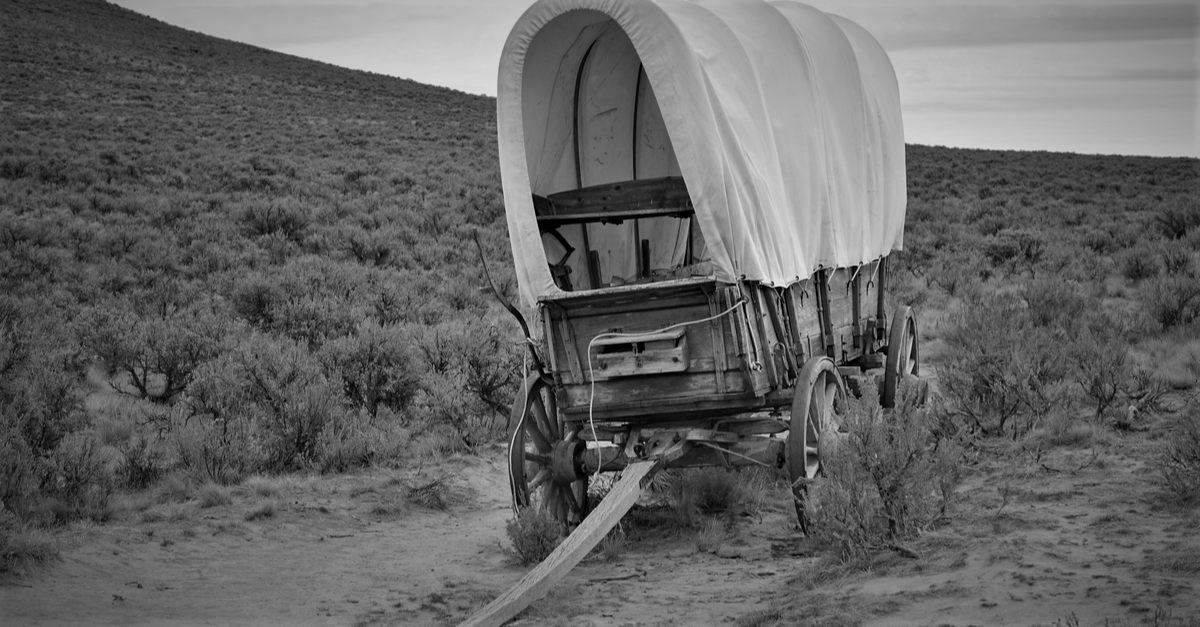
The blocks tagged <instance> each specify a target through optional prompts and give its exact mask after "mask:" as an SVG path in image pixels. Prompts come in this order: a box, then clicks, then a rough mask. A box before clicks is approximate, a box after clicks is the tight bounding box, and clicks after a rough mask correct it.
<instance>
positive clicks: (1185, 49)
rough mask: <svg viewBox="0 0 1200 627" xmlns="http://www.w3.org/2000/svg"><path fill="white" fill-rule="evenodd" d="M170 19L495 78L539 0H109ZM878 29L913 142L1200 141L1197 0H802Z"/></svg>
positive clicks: (365, 62)
mask: <svg viewBox="0 0 1200 627" xmlns="http://www.w3.org/2000/svg"><path fill="white" fill-rule="evenodd" d="M115 2H116V4H119V5H122V6H125V7H128V8H130V9H133V10H135V11H138V12H139V13H144V14H147V15H150V16H153V17H155V18H158V19H160V20H163V21H165V22H168V23H170V24H174V25H176V26H182V27H184V28H187V29H190V30H195V31H199V32H202V33H206V34H209V35H215V36H217V37H224V38H227V39H233V40H236V41H241V42H246V43H250V44H254V45H257V46H262V47H264V48H269V49H271V50H277V51H279V52H286V53H288V54H294V55H298V56H302V57H308V58H312V59H318V60H321V61H326V62H328V63H333V64H336V65H341V66H345V67H350V68H356V69H362V70H368V71H372V72H378V73H381V74H388V75H392V76H400V77H404V78H411V79H414V80H417V81H420V82H423V83H432V84H435V85H444V86H447V87H452V88H454V89H460V90H462V91H466V92H471V93H481V94H488V95H495V94H496V68H497V66H498V65H499V57H500V49H501V47H502V46H503V44H504V39H505V37H506V36H507V35H508V31H509V29H510V28H511V27H512V25H513V23H514V22H515V21H516V19H517V17H518V16H519V15H520V14H521V13H522V12H523V11H524V10H525V8H526V7H527V6H528V5H529V4H531V3H532V0H474V1H472V0H446V1H444V2H439V1H437V0H115ZM808 3H809V4H812V5H814V6H817V7H819V8H821V9H823V10H825V11H827V12H830V13H837V14H840V15H843V16H845V17H848V18H850V19H851V20H854V21H855V22H858V23H859V24H861V25H862V26H863V27H865V28H866V29H867V30H868V31H870V32H871V33H873V34H874V35H875V37H876V38H878V39H879V40H880V42H881V43H882V44H883V46H884V48H886V49H887V51H888V53H889V55H890V56H891V59H892V63H893V65H895V67H896V74H897V76H898V78H899V80H900V96H901V99H902V101H903V106H904V124H905V135H906V139H907V140H908V141H909V142H913V143H921V144H940V145H946V146H960V147H968V148H1001V149H1016V150H1060V151H1070V152H1084V153H1104V154H1138V155H1156V156H1192V157H1197V156H1200V76H1198V75H1200V69H1198V68H1200V58H1198V55H1200V52H1198V51H1200V44H1198V40H1200V3H1196V2H1194V1H1193V2H1186V3H1175V4H1172V3H1162V2H1153V1H1149V0H1076V1H1075V2H1069V1H1066V0H1001V1H991V2H986V1H980V0H960V1H958V2H930V1H927V0H874V1H872V0H810V1H809V2H808Z"/></svg>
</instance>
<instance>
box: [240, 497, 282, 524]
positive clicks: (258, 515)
mask: <svg viewBox="0 0 1200 627" xmlns="http://www.w3.org/2000/svg"><path fill="white" fill-rule="evenodd" d="M274 515H275V501H263V502H261V503H259V504H258V505H257V506H255V507H254V509H251V510H250V511H248V512H246V515H245V516H243V519H244V520H245V521H246V522H253V521H255V520H262V519H264V518H271V517H273V516H274Z"/></svg>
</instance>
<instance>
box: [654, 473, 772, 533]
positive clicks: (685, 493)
mask: <svg viewBox="0 0 1200 627" xmlns="http://www.w3.org/2000/svg"><path fill="white" fill-rule="evenodd" d="M662 486H663V489H664V491H665V492H666V494H667V498H668V499H669V501H670V504H671V508H672V511H673V512H674V514H675V519H676V522H677V523H678V524H679V525H681V526H683V527H689V528H698V527H703V526H704V525H705V524H706V521H705V517H706V516H709V515H713V514H728V515H730V516H754V515H757V514H758V513H759V512H760V511H761V509H762V508H763V504H764V503H765V502H767V501H768V500H769V496H768V493H769V491H770V480H769V479H768V478H767V477H765V476H764V475H763V473H760V472H757V471H755V470H747V471H744V472H733V471H729V470H726V469H723V468H698V469H684V470H680V471H677V472H671V473H667V474H666V475H665V476H664V478H663V480H662Z"/></svg>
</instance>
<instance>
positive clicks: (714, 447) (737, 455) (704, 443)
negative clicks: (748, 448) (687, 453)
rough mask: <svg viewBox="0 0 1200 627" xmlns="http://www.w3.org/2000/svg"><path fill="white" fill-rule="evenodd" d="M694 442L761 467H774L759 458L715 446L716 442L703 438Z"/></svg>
mask: <svg viewBox="0 0 1200 627" xmlns="http://www.w3.org/2000/svg"><path fill="white" fill-rule="evenodd" d="M696 444H700V445H703V446H707V447H708V448H711V449H714V450H717V451H720V452H722V453H724V454H726V455H733V456H734V457H741V458H742V459H745V460H749V461H751V462H754V463H755V464H758V465H759V466H762V467H763V468H774V466H772V465H770V464H768V463H766V462H763V461H760V460H757V459H754V458H753V457H750V456H749V455H742V454H741V453H738V452H735V451H731V450H729V449H726V448H721V447H719V446H717V445H716V444H713V443H712V442H705V441H703V440H697V441H696Z"/></svg>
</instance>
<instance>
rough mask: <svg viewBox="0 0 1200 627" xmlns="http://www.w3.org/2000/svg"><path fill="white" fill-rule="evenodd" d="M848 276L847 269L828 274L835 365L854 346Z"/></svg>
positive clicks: (849, 273)
mask: <svg viewBox="0 0 1200 627" xmlns="http://www.w3.org/2000/svg"><path fill="white" fill-rule="evenodd" d="M850 275H851V271H850V270H849V269H847V268H838V269H836V270H833V271H831V272H830V273H829V282H828V286H829V317H830V322H831V323H832V325H833V350H834V356H833V360H834V361H835V362H836V363H842V362H844V361H845V360H846V358H847V353H848V352H849V351H851V350H852V349H853V346H854V339H853V336H852V330H853V329H852V327H853V324H854V309H853V300H852V298H851V295H850V289H849V288H850Z"/></svg>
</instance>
